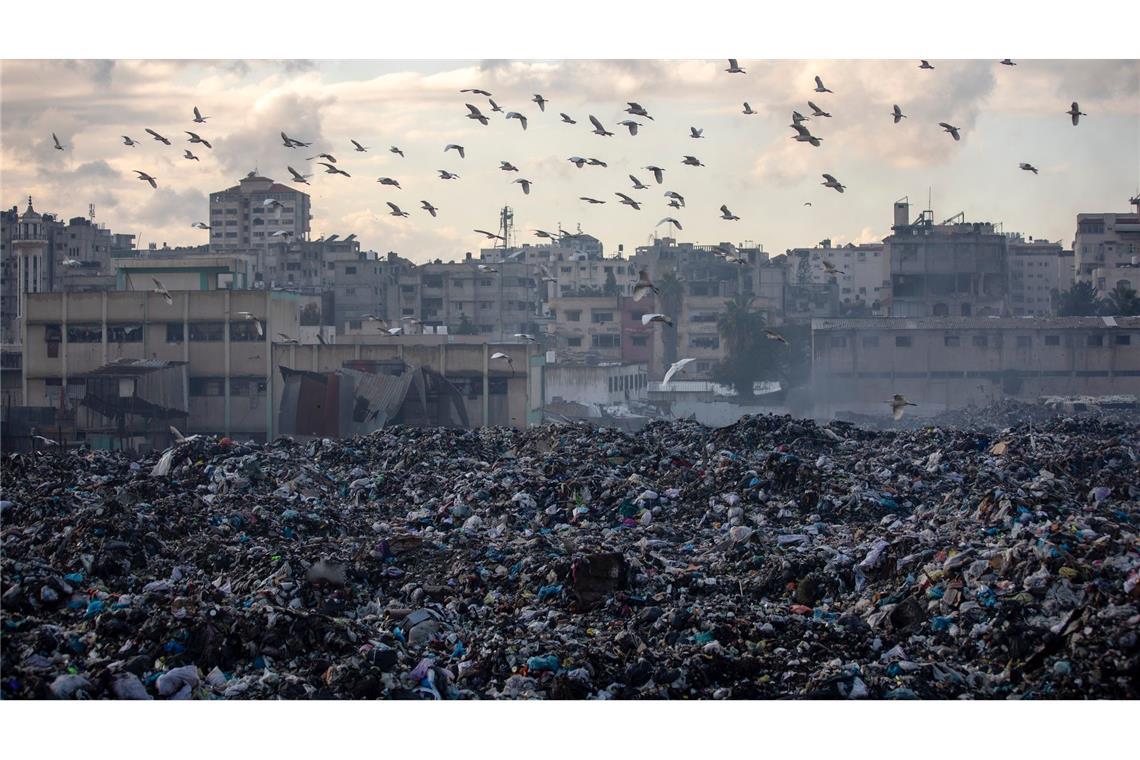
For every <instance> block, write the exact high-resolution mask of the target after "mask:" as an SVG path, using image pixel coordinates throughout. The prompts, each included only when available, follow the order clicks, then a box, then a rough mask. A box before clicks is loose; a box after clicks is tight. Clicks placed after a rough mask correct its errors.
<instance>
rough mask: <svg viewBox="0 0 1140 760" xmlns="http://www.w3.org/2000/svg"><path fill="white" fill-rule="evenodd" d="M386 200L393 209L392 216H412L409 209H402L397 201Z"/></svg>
mask: <svg viewBox="0 0 1140 760" xmlns="http://www.w3.org/2000/svg"><path fill="white" fill-rule="evenodd" d="M385 202H386V203H387V204H388V208H390V209H392V210H391V211H390V212H389V213H391V214H392V216H410V214H408V212H407V211H402V210H401V209H400V207H399V206H397V205H396V204H395V203H392V201H385Z"/></svg>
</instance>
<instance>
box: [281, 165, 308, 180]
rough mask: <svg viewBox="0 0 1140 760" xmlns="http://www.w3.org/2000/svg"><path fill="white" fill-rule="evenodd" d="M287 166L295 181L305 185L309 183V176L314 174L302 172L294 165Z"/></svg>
mask: <svg viewBox="0 0 1140 760" xmlns="http://www.w3.org/2000/svg"><path fill="white" fill-rule="evenodd" d="M285 168H286V169H288V170H289V173H290V174H292V175H293V181H294V182H300V183H301V184H303V185H307V184H309V177H311V176H313V175H312V174H301V173H300V172H298V171H297V170H296V169H294V168H293V167H292V166H286V167H285Z"/></svg>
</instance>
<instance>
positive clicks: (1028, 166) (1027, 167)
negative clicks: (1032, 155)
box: [1018, 163, 1037, 174]
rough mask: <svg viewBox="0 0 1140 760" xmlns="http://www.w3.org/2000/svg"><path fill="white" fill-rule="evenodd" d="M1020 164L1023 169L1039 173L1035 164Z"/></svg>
mask: <svg viewBox="0 0 1140 760" xmlns="http://www.w3.org/2000/svg"><path fill="white" fill-rule="evenodd" d="M1018 166H1020V167H1021V168H1022V169H1024V170H1025V171H1027V172H1033V173H1034V174H1036V173H1037V167H1036V166H1034V165H1033V164H1024V163H1023V164H1018Z"/></svg>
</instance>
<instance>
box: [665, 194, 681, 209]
mask: <svg viewBox="0 0 1140 760" xmlns="http://www.w3.org/2000/svg"><path fill="white" fill-rule="evenodd" d="M665 197H666V198H672V199H674V200H675V201H677V203H678V204H679V206H678V208H684V207H685V196H683V195H681V194H680V193H678V192H674V191H673V190H666V191H665Z"/></svg>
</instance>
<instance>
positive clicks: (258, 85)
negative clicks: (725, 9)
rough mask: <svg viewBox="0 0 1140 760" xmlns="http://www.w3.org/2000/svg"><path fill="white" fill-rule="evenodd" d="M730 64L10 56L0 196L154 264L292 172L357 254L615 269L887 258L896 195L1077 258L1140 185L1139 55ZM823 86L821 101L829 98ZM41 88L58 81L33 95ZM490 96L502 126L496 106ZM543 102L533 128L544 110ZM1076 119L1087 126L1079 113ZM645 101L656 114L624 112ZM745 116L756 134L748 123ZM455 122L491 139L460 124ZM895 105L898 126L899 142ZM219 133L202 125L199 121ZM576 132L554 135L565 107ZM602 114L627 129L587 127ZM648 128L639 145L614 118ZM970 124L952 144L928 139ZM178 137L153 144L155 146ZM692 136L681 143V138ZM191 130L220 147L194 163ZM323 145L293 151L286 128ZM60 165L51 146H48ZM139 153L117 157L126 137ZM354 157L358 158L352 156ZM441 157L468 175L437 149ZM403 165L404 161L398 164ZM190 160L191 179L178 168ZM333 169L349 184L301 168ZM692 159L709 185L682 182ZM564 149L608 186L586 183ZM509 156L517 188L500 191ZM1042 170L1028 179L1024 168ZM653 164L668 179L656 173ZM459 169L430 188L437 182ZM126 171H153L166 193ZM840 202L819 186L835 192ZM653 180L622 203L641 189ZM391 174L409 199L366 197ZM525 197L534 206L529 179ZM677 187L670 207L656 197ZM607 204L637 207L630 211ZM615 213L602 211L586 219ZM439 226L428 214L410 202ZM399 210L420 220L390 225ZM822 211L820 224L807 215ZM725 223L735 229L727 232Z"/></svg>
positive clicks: (384, 190)
mask: <svg viewBox="0 0 1140 760" xmlns="http://www.w3.org/2000/svg"><path fill="white" fill-rule="evenodd" d="M931 63H932V64H933V65H934V69H933V70H923V69H920V68H919V64H918V61H917V60H877V61H873V60H858V61H839V60H811V61H795V60H780V61H767V60H749V59H741V60H740V66H741V67H743V68H744V69H745V70H746V73H744V74H729V73H727V72H725V71H724V69H725V68H726V67H727V61H726V60H542V61H540V60H523V61H500V60H491V61H479V60H446V61H360V60H354V61H333V60H328V61H311V60H285V61H268V60H257V61H241V60H236V61H235V60H226V61H222V60H216V61H195V60H171V61H165V60H66V61H65V60H8V61H4V62H3V63H2V64H0V200H2V201H3V203H4V207H5V208H11V207H12V206H19V207H20V208H21V210H22V209H23V207H24V203H25V200H26V197H27V196H28V195H32V196H33V197H34V198H35V205H36V208H37V210H39V211H48V212H54V213H57V214H60V215H62V216H63V217H64V218H69V217H72V216H85V215H86V214H87V210H88V204H91V203H93V204H94V205H95V213H96V221H98V222H100V223H102V224H105V225H106V226H108V227H109V228H110V229H111V230H113V231H115V232H126V233H134V234H136V235H138V236H139V242H140V244H141V245H143V246H145V245H146V244H148V243H151V242H156V243H158V244H159V245H162V244H163V243H167V244H169V245H172V246H173V245H194V244H200V243H205V242H207V239H208V238H207V235H208V233H207V232H204V231H199V230H195V229H192V225H193V224H194V223H195V222H199V221H207V220H208V199H209V193H211V192H214V191H217V190H221V189H224V188H226V187H230V186H232V185H234V184H236V182H237V180H239V179H240V178H241V177H243V176H245V175H246V174H247V173H248V172H250V171H252V170H254V169H256V170H257V171H258V172H259V173H260V174H262V175H264V176H268V177H272V178H274V179H276V180H277V181H279V182H282V183H288V176H289V175H288V172H287V170H286V166H292V167H294V168H296V169H298V170H299V171H301V172H302V173H306V174H308V173H312V174H313V176H312V178H311V179H310V182H311V187H305V186H303V185H294V186H295V187H298V188H299V189H302V190H305V191H306V192H309V193H310V195H311V196H312V210H313V216H314V219H313V221H312V225H313V226H312V235H313V237H314V238H315V237H319V236H321V235H329V234H334V233H335V234H339V235H341V236H345V235H348V234H350V233H355V234H356V235H357V236H358V237H359V239H360V241H361V245H362V248H363V249H370V250H375V251H378V252H381V253H384V252H387V251H396V252H397V253H399V254H400V255H402V256H404V257H406V258H409V259H411V260H413V261H417V262H421V261H428V260H433V259H436V258H442V259H444V260H451V259H458V258H461V257H462V255H463V253H464V252H465V251H477V250H478V249H479V248H481V247H484V246H485V245H486V241H485V239H484V238H482V237H481V236H480V235H478V234H476V233H475V232H473V230H474V229H477V228H478V229H486V230H492V231H493V230H496V229H497V228H498V218H499V210H500V209H501V208H502V207H503V206H504V205H509V206H511V207H512V208H513V209H514V219H515V231H516V235H517V242H519V243H523V242H532V243H539V242H543V241H541V240H539V239H538V238H536V237H534V236H533V230H535V229H544V230H555V229H557V227H558V226H559V225H560V224H561V226H562V227H563V228H564V229H567V230H575V229H577V228H578V227H579V225H580V227H581V229H582V230H583V231H584V232H588V233H591V234H593V235H595V236H597V237H598V238H600V239H601V240H602V242H603V243H604V244H605V248H606V254H607V255H613V254H615V253H616V252H617V249H618V246H619V245H624V247H625V250H626V251H627V252H632V250H633V249H634V248H635V247H636V246H639V245H644V244H646V243H647V242H648V241H649V240H651V238H652V236H653V234H654V233H655V231H656V232H658V233H659V234H662V235H664V234H666V230H667V227H658V226H656V225H657V223H658V222H659V220H661V219H662V218H664V217H666V216H672V217H675V218H676V219H678V220H679V221H680V222H681V223H682V224H683V226H684V230H683V231H682V232H677V233H675V237H677V238H678V239H681V240H688V241H691V242H695V243H718V242H731V243H735V244H742V243H753V244H759V245H763V246H764V248H765V250H768V251H770V252H772V253H780V252H783V251H784V250H786V249H788V248H794V247H805V246H812V245H815V244H817V243H818V242H819V241H821V240H823V239H825V238H829V239H830V240H831V241H832V243H833V244H844V243H848V242H855V243H861V242H873V241H878V240H881V239H882V238H883V237H884V236H886V235H887V234H889V228H890V224H891V211H892V206H893V203H894V201H895V200H897V199H900V198H902V197H904V196H906V197H908V198H909V199H910V201H911V204H912V216H917V213H918V211H919V210H921V209H922V208H925V207H926V205H927V199H928V197H929V198H932V201H933V203H932V206H933V209H934V214H935V217H936V220H941V219H945V218H949V217H951V216H953V215H954V214H956V213H958V212H960V211H961V212H964V213H965V216H966V218H967V219H968V220H970V221H992V222H995V223H998V222H1000V223H1002V226H1003V229H1004V231H1006V232H1021V233H1022V234H1024V235H1026V236H1032V237H1034V238H1046V239H1049V240H1059V241H1061V242H1062V243H1063V244H1064V245H1065V246H1068V245H1069V244H1070V243H1071V241H1072V237H1073V233H1074V230H1075V227H1076V215H1077V214H1078V213H1081V212H1101V211H1128V210H1129V206H1128V198H1129V197H1130V196H1132V195H1135V194H1137V192H1138V191H1140V62H1137V61H1136V60H1104V61H1102V60H1064V61H1062V60H1028V59H1026V60H1018V61H1017V64H1018V65H1017V66H1002V65H999V64H998V62H997V60H932V61H931ZM817 75H818V76H820V77H822V79H823V82H824V84H825V85H826V86H827V87H828V88H829V89H831V90H833V91H834V92H833V93H817V92H815V91H814V90H815V82H814V77H815V76H817ZM46 82H50V87H46V86H45V83H46ZM466 88H480V89H484V90H488V91H490V92H491V93H492V96H493V98H494V100H495V101H496V102H497V103H498V104H499V105H500V106H501V107H502V108H503V109H504V112H509V111H517V112H520V113H522V114H524V115H525V116H526V117H527V119H528V127H527V129H526V130H525V131H524V130H523V129H522V127H521V125H520V123H519V121H517V120H514V119H511V120H508V119H506V118H505V117H504V113H492V112H491V108H490V105H489V104H488V102H487V98H486V97H483V96H480V95H475V94H472V93H462V94H461V93H460V92H459V91H460V90H461V89H466ZM535 93H540V94H542V95H543V96H544V97H545V98H547V99H548V100H549V103H548V104H547V106H546V111H545V113H544V112H541V111H540V110H539V108H538V106H537V104H535V103H534V102H532V100H531V99H532V97H533V95H534V94H535ZM809 100H810V101H812V102H814V103H815V104H816V105H818V106H819V107H820V108H821V109H823V110H825V111H827V112H828V113H830V114H832V116H831V118H825V117H812V118H811V119H810V120H809V121H807V122H805V125H806V126H807V127H808V128H809V129H810V130H811V132H812V133H813V134H815V135H816V136H818V137H820V138H822V145H821V146H820V147H812V146H811V145H808V144H806V143H799V142H796V141H794V140H792V139H791V137H792V135H793V134H794V133H793V131H792V129H791V128H790V127H789V125H790V124H791V113H792V111H793V110H797V111H799V112H800V113H802V114H805V115H810V114H811V113H812V109H811V107H810V106H809V105H808V101H809ZM1074 100H1076V101H1079V103H1080V108H1081V110H1082V111H1083V112H1085V113H1086V114H1087V116H1084V117H1082V118H1081V122H1080V125H1079V126H1077V127H1073V126H1072V124H1071V122H1070V119H1069V116H1068V115H1067V113H1066V112H1067V111H1068V109H1069V105H1070V103H1071V102H1072V101H1074ZM627 101H634V102H637V103H640V104H641V105H642V106H644V108H645V109H646V110H647V111H648V112H649V114H650V115H651V116H653V117H654V118H653V119H652V120H649V119H645V118H639V117H634V116H631V115H629V114H627V113H625V112H624V109H625V108H626V104H627ZM745 101H747V102H748V103H749V104H750V105H751V107H752V109H753V110H755V111H756V112H757V113H756V114H755V115H745V114H744V113H742V110H743V105H742V104H743V103H744V102H745ZM465 103H472V104H474V105H476V106H478V107H479V109H480V110H482V111H483V112H484V113H485V114H487V115H488V116H489V117H490V119H491V121H490V124H489V125H487V126H482V125H480V124H479V123H478V122H475V121H473V120H470V119H467V118H465V115H466V113H467V109H466V108H465ZM894 104H898V105H899V106H900V107H901V108H902V111H903V113H905V114H906V115H907V118H906V119H903V120H902V121H901V123H899V124H897V125H896V124H893V123H892V118H891V109H892V106H893V105H894ZM194 106H197V107H198V108H199V109H200V110H201V112H202V113H203V114H204V115H206V116H208V117H209V120H208V121H207V122H206V123H205V124H194V123H193V121H192V118H193V113H192V108H193V107H194ZM560 112H565V113H568V114H569V115H570V116H571V117H572V118H573V119H574V120H576V121H577V122H578V123H577V124H576V125H569V124H565V123H562V121H561V119H560V117H559V113H560ZM590 115H594V116H596V117H597V118H598V119H599V120H600V121H601V122H602V124H603V125H604V126H605V127H606V129H608V130H609V131H611V132H613V133H614V134H613V136H612V137H609V136H605V137H604V136H599V135H595V134H593V133H592V132H591V128H592V127H591V125H590V123H589V120H588V117H589V116H590ZM624 119H634V120H636V121H638V122H640V123H641V124H642V125H643V126H642V127H640V129H639V132H638V134H637V135H636V136H631V135H630V134H629V133H628V131H627V129H626V128H625V127H622V126H620V125H618V123H617V122H619V121H621V120H624ZM942 121H945V122H949V123H951V124H953V125H956V126H958V127H960V128H961V137H962V139H961V141H960V142H955V141H954V140H953V139H952V138H951V137H950V136H949V135H948V134H946V133H945V132H943V131H942V129H941V128H940V127H939V126H938V123H939V122H942ZM148 127H149V128H151V129H154V130H156V131H158V132H159V133H161V134H163V135H164V136H166V137H167V138H168V139H170V140H171V142H172V143H173V145H171V146H165V145H163V144H161V143H159V142H156V141H154V140H153V139H152V138H151V137H150V135H148V134H147V133H146V132H145V131H144V129H145V128H148ZM690 127H698V128H701V129H703V130H704V138H702V139H693V138H691V137H689V128H690ZM185 130H190V131H194V132H197V133H198V134H200V135H201V136H202V137H203V138H205V139H206V140H209V141H210V142H211V144H212V145H213V148H212V149H206V148H204V147H203V146H201V145H191V144H189V143H188V142H187V140H188V139H189V138H188V136H187V135H186V133H185ZM281 131H285V132H286V133H288V134H289V135H290V136H291V137H294V138H296V139H300V140H304V141H306V142H312V144H313V145H312V147H311V148H296V149H289V148H286V147H284V146H283V144H282V141H281V139H280V137H279V133H280V132H281ZM53 132H54V133H55V134H56V135H58V136H59V139H60V140H61V142H62V143H63V144H64V146H65V149H64V150H62V151H59V150H54V149H53V145H52V137H51V135H52V133H53ZM122 135H128V136H130V137H131V138H133V139H134V140H137V141H139V143H140V144H139V145H138V146H137V147H133V148H132V147H127V146H125V145H123V142H122V139H121V136H122ZM350 139H354V140H357V141H358V142H360V143H361V144H363V145H364V146H366V147H368V152H366V153H360V152H356V151H354V150H353V146H352V144H351V143H350V142H349V140H350ZM449 143H456V144H461V145H463V146H464V147H465V152H466V157H465V158H460V157H459V156H458V155H457V154H456V153H455V152H454V151H449V152H447V153H446V154H445V153H444V146H445V145H447V144H449ZM392 145H396V146H399V147H400V148H401V149H402V150H403V151H404V153H405V155H406V158H401V157H399V156H397V155H394V154H392V153H390V152H389V151H388V148H389V146H392ZM187 148H190V149H191V150H192V151H193V152H194V154H195V155H197V156H198V157H199V159H200V160H199V161H190V160H187V159H184V158H183V157H182V154H183V151H184V150H185V149H187ZM322 152H327V153H331V154H333V155H334V156H335V157H336V158H337V166H338V167H341V168H343V169H344V170H346V171H347V172H349V173H350V174H351V175H352V176H351V178H346V177H343V176H339V175H330V174H325V173H324V172H323V169H322V167H319V166H316V161H317V160H320V159H316V160H307V159H308V158H309V157H312V156H316V155H317V154H318V153H322ZM685 155H693V156H696V157H697V158H698V159H699V160H700V161H701V162H702V163H704V164H705V166H703V167H690V166H685V165H683V164H682V163H681V162H682V159H683V157H684V156H685ZM571 156H581V157H587V158H588V157H595V158H599V159H601V160H603V161H605V162H606V163H607V164H608V167H606V168H602V167H591V166H586V167H584V168H582V169H577V168H575V167H574V165H573V164H571V163H570V162H569V161H568V160H567V159H568V158H569V157H571ZM500 161H509V162H511V163H512V164H514V165H515V166H517V167H518V168H519V172H518V173H517V174H516V173H513V172H504V171H501V170H500V169H499V162H500ZM1021 162H1028V163H1031V164H1032V165H1034V166H1035V167H1036V168H1037V169H1038V170H1039V173H1038V174H1037V175H1033V174H1031V173H1029V172H1027V171H1023V170H1021V169H1019V167H1018V165H1019V163H1021ZM649 165H656V166H660V167H663V168H664V169H665V175H664V182H663V184H661V185H658V184H656V183H655V182H654V181H653V177H652V174H651V173H650V172H648V171H646V170H645V169H644V167H645V166H649ZM441 169H446V170H448V171H450V172H454V173H457V174H458V175H459V179H457V180H450V181H447V180H442V179H440V178H439V176H438V174H437V171H438V170H441ZM134 170H141V171H144V172H147V173H148V174H151V175H153V176H155V177H156V178H157V181H158V189H157V190H153V189H151V187H150V186H149V185H148V184H146V183H144V182H141V181H139V180H138V179H137V178H136V177H135V174H134ZM825 172H826V173H829V174H832V175H834V176H835V177H836V178H837V179H838V180H839V181H840V182H841V183H843V184H844V185H845V186H846V191H845V192H844V193H842V194H840V193H837V192H835V191H834V190H831V189H828V188H825V187H823V186H821V184H820V183H821V182H822V177H821V175H822V174H823V173H825ZM629 174H633V175H634V176H636V177H637V178H639V179H640V180H641V181H642V182H644V183H646V184H648V185H649V189H647V190H640V191H638V190H633V189H632V185H633V183H632V181H631V180H630V179H629V177H628V175H629ZM382 176H384V177H392V178H394V179H396V180H398V181H399V183H400V185H401V188H402V189H396V188H394V187H387V186H383V185H380V184H378V183H377V179H378V178H379V177H382ZM519 177H522V178H526V179H529V180H531V181H532V182H533V185H532V187H531V192H530V194H529V195H524V194H523V192H522V189H521V186H520V185H518V184H513V183H512V180H514V179H516V178H519ZM667 190H670V191H675V192H677V193H680V194H681V195H682V196H683V197H684V198H685V201H686V207H685V208H683V209H670V208H669V207H668V206H667V205H666V203H667V198H666V197H665V196H664V192H665V191H667ZM616 192H622V193H625V194H627V195H630V196H632V197H633V198H634V199H635V200H637V201H639V202H643V206H642V208H641V209H640V210H634V209H633V208H630V207H629V206H625V205H621V204H620V203H619V200H620V199H619V198H618V197H617V196H616V195H615V193H616ZM580 196H590V197H594V198H598V199H601V200H605V201H606V204H605V205H597V206H592V205H588V204H586V203H584V202H582V201H580V200H579V197H580ZM422 200H427V201H429V202H430V203H431V204H433V205H434V206H436V207H437V208H438V209H439V212H438V217H437V218H432V217H431V216H430V215H428V214H427V212H426V211H422V210H421V209H420V202H421V201H422ZM386 201H392V202H395V203H397V204H398V205H399V206H400V207H401V208H402V209H404V210H406V211H409V212H410V214H411V216H410V217H408V218H399V217H394V216H391V215H390V214H389V213H388V211H389V209H388V207H387V206H386V203H385V202H386ZM809 202H810V204H811V205H810V206H808V205H805V204H806V203H809ZM721 204H727V205H728V207H729V208H730V210H731V211H732V212H733V213H734V214H736V215H737V216H739V217H740V220H739V221H725V220H722V219H721V218H720V211H719V208H720V206H721Z"/></svg>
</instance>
